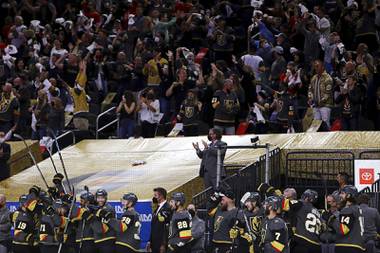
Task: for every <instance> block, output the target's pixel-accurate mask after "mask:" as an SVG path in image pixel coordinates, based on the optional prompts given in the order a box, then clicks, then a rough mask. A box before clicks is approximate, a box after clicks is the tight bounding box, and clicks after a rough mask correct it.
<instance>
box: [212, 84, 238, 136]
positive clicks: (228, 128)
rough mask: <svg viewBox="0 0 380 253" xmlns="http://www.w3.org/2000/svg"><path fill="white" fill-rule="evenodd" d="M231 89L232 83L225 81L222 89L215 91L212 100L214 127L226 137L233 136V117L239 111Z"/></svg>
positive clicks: (235, 97)
mask: <svg viewBox="0 0 380 253" xmlns="http://www.w3.org/2000/svg"><path fill="white" fill-rule="evenodd" d="M232 89H233V81H232V80H231V79H226V80H225V81H224V85H223V89H222V90H217V91H216V92H215V93H214V97H213V98H212V106H213V107H214V109H215V115H214V126H215V128H216V129H219V130H220V131H222V133H224V134H226V135H233V134H235V117H236V114H237V113H238V111H239V109H240V104H239V100H238V98H237V95H236V93H235V92H233V91H232Z"/></svg>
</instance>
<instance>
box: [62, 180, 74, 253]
mask: <svg viewBox="0 0 380 253" xmlns="http://www.w3.org/2000/svg"><path fill="white" fill-rule="evenodd" d="M75 201H76V195H75V189H74V186H73V200H72V201H71V206H70V209H69V213H68V215H67V221H66V224H65V228H64V229H63V238H62V242H60V243H59V247H58V253H61V250H62V246H63V243H64V240H65V234H66V233H67V230H68V228H69V223H70V217H71V215H72V213H73V209H74V205H75Z"/></svg>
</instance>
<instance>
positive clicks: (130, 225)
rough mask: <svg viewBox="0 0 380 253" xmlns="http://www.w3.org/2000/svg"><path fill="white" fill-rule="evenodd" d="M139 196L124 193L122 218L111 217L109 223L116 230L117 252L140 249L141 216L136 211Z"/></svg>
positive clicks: (126, 252) (128, 252) (122, 252)
mask: <svg viewBox="0 0 380 253" xmlns="http://www.w3.org/2000/svg"><path fill="white" fill-rule="evenodd" d="M137 200H138V199H137V196H136V194H134V193H127V194H124V196H123V198H122V199H121V203H122V205H123V208H124V213H123V215H122V216H121V220H117V219H111V220H110V222H109V225H110V226H111V227H112V228H113V229H114V230H115V231H116V252H117V253H133V252H138V251H139V249H140V242H141V239H140V229H141V223H140V218H139V217H140V216H139V214H138V213H137V212H136V211H135V205H136V203H137Z"/></svg>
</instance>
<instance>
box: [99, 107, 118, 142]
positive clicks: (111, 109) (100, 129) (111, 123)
mask: <svg viewBox="0 0 380 253" xmlns="http://www.w3.org/2000/svg"><path fill="white" fill-rule="evenodd" d="M114 110H115V113H116V107H115V106H114V107H111V108H110V109H108V110H107V111H104V112H102V113H101V114H99V115H98V117H97V118H96V129H95V131H96V132H95V135H96V139H98V138H99V133H100V132H101V131H103V130H104V129H106V128H107V127H109V126H112V125H113V124H115V123H117V132H119V116H117V117H116V119H114V120H112V121H111V122H109V123H107V124H106V125H104V126H102V127H101V128H99V120H100V119H101V118H102V117H103V116H105V115H107V114H108V113H110V112H111V111H114Z"/></svg>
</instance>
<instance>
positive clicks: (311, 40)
mask: <svg viewBox="0 0 380 253" xmlns="http://www.w3.org/2000/svg"><path fill="white" fill-rule="evenodd" d="M297 31H298V32H300V33H301V34H303V36H304V37H305V42H304V48H303V53H304V55H305V62H313V61H315V60H317V59H318V57H319V54H320V46H319V38H320V33H319V32H318V29H317V25H316V23H315V20H314V19H313V18H311V16H310V14H309V13H308V12H306V13H305V14H304V16H303V19H302V20H301V21H300V22H299V23H298V25H297Z"/></svg>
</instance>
